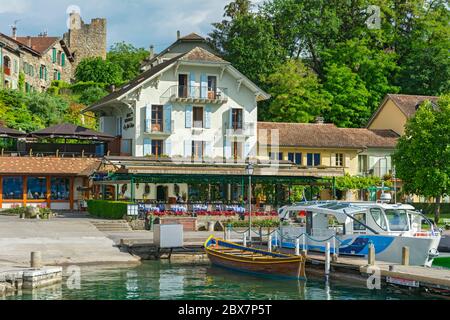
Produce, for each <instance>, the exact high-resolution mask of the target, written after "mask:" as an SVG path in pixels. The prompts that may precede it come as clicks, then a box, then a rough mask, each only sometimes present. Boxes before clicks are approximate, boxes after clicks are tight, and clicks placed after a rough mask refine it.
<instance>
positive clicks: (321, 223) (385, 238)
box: [272, 201, 441, 266]
mask: <svg viewBox="0 0 450 320" xmlns="http://www.w3.org/2000/svg"><path fill="white" fill-rule="evenodd" d="M279 217H280V219H281V220H282V221H289V222H290V223H289V225H288V226H282V227H280V231H279V232H278V233H276V235H275V237H274V238H273V240H272V241H273V245H277V246H282V247H285V248H295V247H296V245H298V244H300V247H301V248H303V249H305V250H311V251H320V252H324V251H325V247H326V243H327V242H329V243H330V246H331V253H337V254H339V255H354V256H360V257H367V255H368V252H369V244H371V243H372V244H373V245H374V246H375V254H376V258H377V259H378V260H381V261H386V262H393V263H401V262H402V249H403V247H408V248H409V250H410V262H409V263H410V265H422V266H431V265H432V263H433V259H434V258H435V257H437V256H438V255H439V252H438V250H437V248H438V246H439V242H440V240H441V232H440V231H439V230H438V229H437V228H436V226H435V225H434V224H433V222H431V221H430V220H429V219H428V218H426V217H425V216H424V215H423V214H422V213H420V212H418V211H416V210H415V208H414V207H413V206H411V205H407V204H387V203H382V202H338V201H330V202H305V203H300V204H295V205H291V206H285V207H282V208H281V209H280V210H279ZM423 223H425V224H427V225H428V227H425V228H423V225H422V224H423Z"/></svg>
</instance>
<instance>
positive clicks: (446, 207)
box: [413, 203, 450, 215]
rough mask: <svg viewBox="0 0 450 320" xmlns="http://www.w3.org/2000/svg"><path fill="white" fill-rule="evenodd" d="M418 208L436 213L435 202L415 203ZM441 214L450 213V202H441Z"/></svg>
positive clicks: (430, 213) (427, 212) (429, 212)
mask: <svg viewBox="0 0 450 320" xmlns="http://www.w3.org/2000/svg"><path fill="white" fill-rule="evenodd" d="M413 206H414V207H415V208H416V209H417V210H423V213H425V214H429V215H434V209H435V208H436V204H435V203H413ZM441 214H450V203H441Z"/></svg>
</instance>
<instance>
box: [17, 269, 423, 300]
mask: <svg viewBox="0 0 450 320" xmlns="http://www.w3.org/2000/svg"><path fill="white" fill-rule="evenodd" d="M11 299H27V300H29V299H46V300H52V299H63V300H86V299H88V300H155V299H156V300H158V299H164V300H176V299H189V300H205V299H206V300H209V299H221V300H225V299H237V300H246V299H256V300H258V299H274V300H278V299H281V300H349V299H358V300H368V299H376V300H380V299H381V300H386V299H389V300H391V299H392V300H397V299H402V300H405V299H424V297H423V296H420V295H405V294H400V293H398V292H394V291H385V290H383V291H370V290H367V289H365V288H361V287H357V286H351V285H343V284H341V283H331V284H330V285H326V284H325V282H324V281H323V280H322V279H311V278H310V279H308V281H305V282H303V281H290V280H272V279H265V278H260V277H254V276H251V275H247V274H241V273H235V272H231V271H228V270H225V269H221V268H217V267H212V266H209V265H207V264H201V265H200V264H196V265H194V264H187V263H178V262H177V263H169V262H167V261H152V262H145V263H143V264H142V265H140V266H138V267H84V268H82V269H81V289H79V290H77V289H75V290H70V289H69V288H68V287H67V285H66V281H64V282H63V284H62V285H58V286H55V287H51V288H47V289H41V290H38V291H35V292H33V293H32V294H31V293H25V294H23V295H22V296H19V297H13V298H11Z"/></svg>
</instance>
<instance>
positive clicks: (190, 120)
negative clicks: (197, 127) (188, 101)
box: [185, 106, 192, 128]
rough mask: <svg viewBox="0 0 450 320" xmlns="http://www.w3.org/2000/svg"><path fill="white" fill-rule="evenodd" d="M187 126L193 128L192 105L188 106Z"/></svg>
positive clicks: (186, 112)
mask: <svg viewBox="0 0 450 320" xmlns="http://www.w3.org/2000/svg"><path fill="white" fill-rule="evenodd" d="M185 116H186V121H185V122H186V128H192V106H186V111H185Z"/></svg>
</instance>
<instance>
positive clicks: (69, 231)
mask: <svg viewBox="0 0 450 320" xmlns="http://www.w3.org/2000/svg"><path fill="white" fill-rule="evenodd" d="M31 251H41V252H42V259H43V262H44V263H45V264H47V265H61V264H96V263H137V262H139V260H138V259H137V258H135V257H133V256H131V255H129V254H128V253H124V252H120V250H119V249H118V248H117V247H116V246H115V243H114V241H113V240H111V239H109V238H108V237H107V236H105V234H103V233H102V232H100V231H98V230H97V228H95V227H94V226H93V225H92V224H91V223H90V219H89V218H87V217H86V216H79V217H76V216H66V217H57V218H54V219H51V220H21V219H19V218H17V217H8V216H0V266H28V265H29V260H30V252H31Z"/></svg>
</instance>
